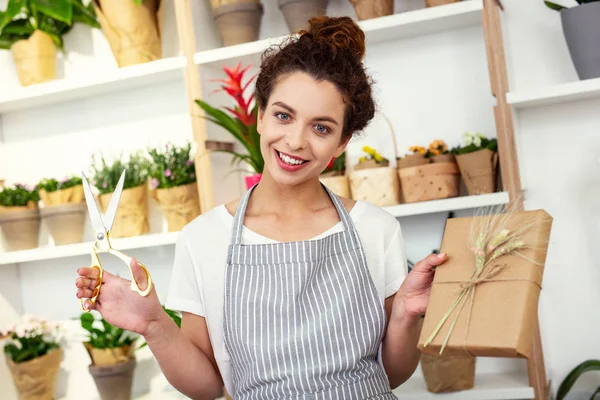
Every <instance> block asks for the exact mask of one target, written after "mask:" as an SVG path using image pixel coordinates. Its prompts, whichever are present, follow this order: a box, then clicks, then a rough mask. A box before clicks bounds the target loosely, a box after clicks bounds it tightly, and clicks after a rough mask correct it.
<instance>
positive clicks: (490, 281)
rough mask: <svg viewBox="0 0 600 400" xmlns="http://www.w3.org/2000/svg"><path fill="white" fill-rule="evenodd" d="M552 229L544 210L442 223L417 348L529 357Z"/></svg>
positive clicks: (432, 351) (459, 353) (483, 354)
mask: <svg viewBox="0 0 600 400" xmlns="http://www.w3.org/2000/svg"><path fill="white" fill-rule="evenodd" d="M551 227H552V217H551V216H550V215H549V214H548V213H546V212H545V211H543V210H534V211H520V212H509V213H504V214H492V215H481V216H474V217H464V218H452V219H449V220H448V221H447V224H446V228H445V231H444V237H443V240H442V246H441V249H440V252H441V253H446V254H448V259H447V260H446V262H444V263H443V264H442V265H440V266H439V267H437V268H436V271H435V276H434V280H433V286H432V290H431V297H430V300H429V305H428V308H427V312H426V314H425V319H424V321H423V328H422V331H421V335H420V338H419V343H418V347H419V349H420V350H421V351H422V352H425V353H429V354H442V355H448V356H451V355H471V356H475V357H476V356H481V357H510V358H521V357H525V358H527V357H529V356H530V354H531V345H532V343H533V331H534V326H535V325H534V324H536V323H537V310H538V300H539V294H540V290H541V283H542V277H543V272H544V264H545V261H546V252H547V248H548V242H549V237H550V231H551ZM440 352H441V353H440Z"/></svg>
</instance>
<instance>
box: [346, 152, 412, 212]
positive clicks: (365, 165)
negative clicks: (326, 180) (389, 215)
mask: <svg viewBox="0 0 600 400" xmlns="http://www.w3.org/2000/svg"><path fill="white" fill-rule="evenodd" d="M362 151H363V152H364V155H363V156H361V157H359V159H358V163H357V164H356V165H355V166H354V170H353V171H352V172H351V173H350V192H351V193H352V199H353V200H361V201H366V202H369V203H372V204H375V205H377V206H380V207H385V206H391V205H394V204H398V203H400V180H399V179H398V174H397V173H396V169H395V168H392V167H390V166H389V165H390V162H389V160H388V159H387V158H385V157H383V156H382V155H381V154H380V153H379V152H377V150H375V149H374V148H372V147H370V146H363V148H362Z"/></svg>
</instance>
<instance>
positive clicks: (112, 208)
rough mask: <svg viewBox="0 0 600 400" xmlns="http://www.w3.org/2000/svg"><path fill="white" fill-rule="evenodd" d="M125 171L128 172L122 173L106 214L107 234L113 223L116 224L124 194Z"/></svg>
mask: <svg viewBox="0 0 600 400" xmlns="http://www.w3.org/2000/svg"><path fill="white" fill-rule="evenodd" d="M125 171H127V170H123V172H122V173H121V177H120V178H119V182H118V183H117V187H116V188H115V191H114V192H113V195H112V197H111V199H110V203H109V204H108V208H107V209H106V214H104V226H105V227H106V231H107V232H110V230H111V229H112V225H113V222H115V216H116V215H117V209H118V208H119V201H120V200H121V193H122V192H123V185H124V184H125Z"/></svg>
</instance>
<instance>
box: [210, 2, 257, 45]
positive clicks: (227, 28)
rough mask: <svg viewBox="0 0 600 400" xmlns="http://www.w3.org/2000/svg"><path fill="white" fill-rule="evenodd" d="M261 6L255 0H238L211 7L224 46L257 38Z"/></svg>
mask: <svg viewBox="0 0 600 400" xmlns="http://www.w3.org/2000/svg"><path fill="white" fill-rule="evenodd" d="M263 12H264V10H263V6H262V4H260V3H255V2H238V3H230V4H225V5H220V6H218V7H215V8H213V18H214V20H215V23H216V25H217V29H218V31H219V34H220V35H221V37H222V38H223V43H224V45H225V46H232V45H236V44H240V43H247V42H253V41H256V40H258V35H259V32H260V25H261V21H262V16H263Z"/></svg>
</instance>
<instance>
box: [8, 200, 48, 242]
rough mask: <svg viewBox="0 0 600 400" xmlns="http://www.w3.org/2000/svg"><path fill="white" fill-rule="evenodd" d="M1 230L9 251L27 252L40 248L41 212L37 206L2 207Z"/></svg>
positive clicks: (34, 204) (31, 203)
mask: <svg viewBox="0 0 600 400" xmlns="http://www.w3.org/2000/svg"><path fill="white" fill-rule="evenodd" d="M0 228H1V229H2V236H3V238H4V248H5V249H6V250H7V251H17V250H27V249H34V248H36V247H38V244H39V237H40V211H39V209H38V207H37V204H36V203H34V202H30V204H29V205H27V206H20V207H1V206H0Z"/></svg>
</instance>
